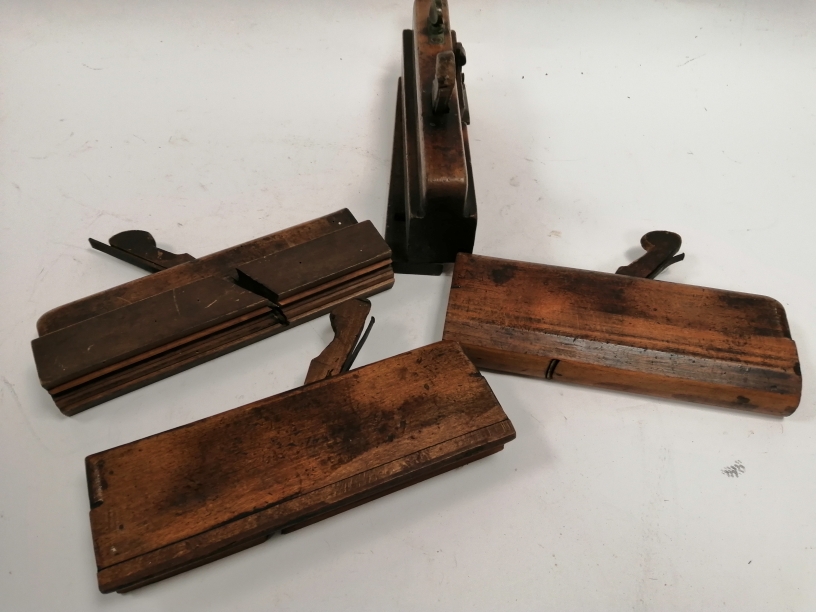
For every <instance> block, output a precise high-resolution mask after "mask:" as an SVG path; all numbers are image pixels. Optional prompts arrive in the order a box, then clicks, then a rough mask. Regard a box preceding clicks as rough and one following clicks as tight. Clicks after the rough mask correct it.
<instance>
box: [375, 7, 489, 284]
mask: <svg viewBox="0 0 816 612" xmlns="http://www.w3.org/2000/svg"><path fill="white" fill-rule="evenodd" d="M413 26H414V27H413V30H404V31H403V33H402V54H403V71H402V78H401V79H399V81H398V85H397V111H396V119H395V123H394V149H393V156H392V160H391V184H390V188H389V193H388V216H387V220H386V230H385V240H386V242H388V244H389V246H390V247H391V250H392V251H393V253H394V255H393V258H394V271H395V272H400V273H409V274H440V273H441V272H442V264H444V263H452V262H453V261H454V259H455V258H456V254H457V253H459V252H466V253H470V252H471V251H472V250H473V241H474V239H475V236H476V196H475V192H474V189H473V169H472V167H471V163H470V146H469V144H468V131H467V125H468V124H469V123H470V111H469V109H468V104H467V95H466V93H465V80H464V79H465V77H464V75H463V74H462V66H464V65H465V61H466V56H465V49H464V47H463V46H462V44H461V43H459V42H457V40H456V32H454V31H453V30H451V28H450V15H449V13H448V3H447V0H416V2H414V17H413Z"/></svg>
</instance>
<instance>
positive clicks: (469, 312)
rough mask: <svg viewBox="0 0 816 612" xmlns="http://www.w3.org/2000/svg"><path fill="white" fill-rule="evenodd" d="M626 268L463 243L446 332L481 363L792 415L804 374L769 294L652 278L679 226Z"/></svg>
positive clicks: (653, 239) (646, 240)
mask: <svg viewBox="0 0 816 612" xmlns="http://www.w3.org/2000/svg"><path fill="white" fill-rule="evenodd" d="M641 244H642V246H643V247H644V248H645V249H646V250H647V253H646V254H645V255H644V256H642V257H641V258H640V259H639V260H637V261H636V262H634V263H632V264H630V265H628V266H623V267H621V268H619V269H618V272H617V274H607V273H603V272H590V271H586V270H575V269H572V268H561V267H556V266H548V265H543V264H533V263H525V262H520V261H510V260H504V259H496V258H493V257H481V256H477V255H467V254H461V255H459V257H458V258H457V260H456V265H455V267H454V273H453V280H452V287H451V292H450V299H449V302H448V309H447V314H446V319H445V331H444V338H445V339H447V340H455V341H457V342H459V343H461V345H462V347H463V349H464V350H465V352H466V353H467V354H468V356H469V357H470V358H471V359H473V361H474V363H476V364H477V365H478V366H479V367H483V368H487V369H492V370H498V371H503V372H512V373H516V374H525V375H529V376H537V377H540V378H546V379H551V380H560V381H563V382H574V383H580V384H585V385H591V386H595V387H602V388H606V389H614V390H620V391H632V392H636V393H643V394H647V395H653V396H658V397H666V398H673V399H679V400H684V401H690V402H699V403H703V404H712V405H715V406H724V407H728V408H739V409H742V410H749V411H753V412H758V413H764V414H771V415H777V416H787V415H790V414H792V413H793V411H794V410H796V408H797V406H798V405H799V400H800V397H801V393H802V376H801V370H800V367H799V357H798V354H797V351H796V344H795V343H794V342H793V340H792V339H791V334H790V329H789V327H788V321H787V318H786V315H785V309H784V308H783V306H782V304H780V303H779V302H777V301H776V300H773V299H771V298H768V297H764V296H760V295H750V294H747V293H737V292H734V291H723V290H720V289H709V288H707V287H695V286H690V285H681V284H675V283H664V282H659V281H655V280H651V279H653V278H654V276H656V275H657V274H658V273H659V272H660V271H661V270H663V269H664V268H665V267H666V266H668V265H670V264H672V263H674V262H676V261H680V260H681V259H682V258H683V256H682V255H677V251H678V250H679V249H680V244H681V241H680V236H678V235H677V234H673V233H671V232H650V233H648V234H646V235H645V236H644V237H643V239H642V241H641Z"/></svg>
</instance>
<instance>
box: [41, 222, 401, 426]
mask: <svg viewBox="0 0 816 612" xmlns="http://www.w3.org/2000/svg"><path fill="white" fill-rule="evenodd" d="M389 255H390V251H389V249H388V246H387V244H386V243H385V241H384V240H383V239H382V237H380V235H379V234H378V233H377V231H376V229H374V227H373V226H372V225H371V223H370V222H364V223H357V222H356V220H355V219H354V217H353V216H352V215H351V213H349V212H348V211H347V210H343V211H340V212H338V213H334V214H333V215H328V216H326V217H323V218H320V219H316V220H314V221H312V222H309V223H307V224H303V225H300V226H296V227H295V228H290V229H288V230H283V231H282V232H278V233H277V234H272V235H270V236H266V237H264V238H260V239H258V240H256V241H253V242H250V243H245V244H242V245H239V246H237V247H233V248H232V249H228V250H227V251H222V252H220V253H216V254H214V255H211V256H209V257H204V258H202V259H199V260H192V261H188V262H187V263H181V264H179V265H176V266H174V267H171V268H169V269H166V270H162V271H160V272H157V273H156V274H154V275H152V276H147V277H144V278H141V279H138V280H136V281H133V282H131V283H127V284H125V285H122V286H120V287H114V288H113V289H110V290H108V291H106V292H102V293H99V294H96V295H95V296H91V297H89V298H85V299H83V300H79V301H77V302H73V303H71V304H67V305H65V306H63V307H61V308H58V309H55V310H52V311H50V312H48V313H46V314H45V315H43V317H42V318H41V319H40V321H39V323H38V328H39V329H40V331H41V335H40V337H39V338H37V339H35V340H34V341H33V342H32V349H33V352H34V357H35V362H36V365H37V371H38V374H39V376H40V382H41V384H42V386H43V387H45V388H46V389H47V390H48V391H49V393H50V394H51V395H52V397H53V398H54V401H55V403H56V404H57V406H58V407H59V408H60V410H61V411H62V412H63V413H64V414H67V415H72V414H76V413H77V412H80V411H82V410H85V409H87V408H90V407H92V406H95V405H97V404H99V403H101V402H104V401H107V400H109V399H112V398H114V397H117V396H119V395H122V394H123V393H127V392H129V391H132V390H134V389H137V388H139V387H142V386H144V385H147V384H150V383H152V382H155V381H157V380H160V379H162V378H165V377H167V376H170V375H172V374H175V373H177V372H180V371H182V370H184V369H187V368H190V367H193V366H195V365H198V364H199V363H202V362H204V361H207V360H209V359H213V358H215V357H218V356H219V355H222V354H224V353H226V352H229V351H232V350H235V349H237V348H240V347H242V346H246V345H247V344H250V343H252V342H255V341H257V340H260V339H263V338H266V337H268V336H270V335H273V334H276V333H279V332H281V331H284V330H285V329H287V328H289V327H291V326H293V325H298V324H301V323H304V322H306V321H309V320H311V319H314V318H315V317H318V316H321V315H323V314H326V313H327V312H329V311H330V310H331V309H332V308H333V307H334V306H336V305H337V304H339V303H341V302H343V301H345V300H348V299H352V298H357V297H367V296H370V295H373V294H374V293H377V292H379V291H383V290H385V289H388V288H389V287H391V286H392V285H393V282H394V276H393V271H392V269H391V265H390V258H389ZM241 270H247V271H250V272H251V274H252V275H254V276H255V277H257V278H254V279H252V278H251V277H249V276H248V275H246V274H245V275H244V280H246V279H247V278H250V280H251V281H252V282H251V283H247V284H245V285H244V286H239V285H237V284H236V282H235V277H236V276H238V277H240V275H241V272H240V271H241ZM265 282H269V283H270V285H269V286H267V285H265V284H264V283H265Z"/></svg>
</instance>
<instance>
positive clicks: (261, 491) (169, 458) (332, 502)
mask: <svg viewBox="0 0 816 612" xmlns="http://www.w3.org/2000/svg"><path fill="white" fill-rule="evenodd" d="M334 312H335V318H334V319H333V325H334V326H335V333H336V337H335V341H334V342H332V344H331V345H329V347H327V349H326V350H325V351H324V352H323V354H322V355H321V356H320V357H318V358H317V359H315V361H313V362H312V366H311V367H310V368H309V375H308V378H307V384H306V385H305V386H303V387H299V388H297V389H294V390H292V391H289V392H286V393H281V394H280V395H275V396H273V397H269V398H266V399H263V400H260V401H257V402H254V403H252V404H248V405H246V406H242V407H240V408H235V409H233V410H230V411H228V412H224V413H222V414H218V415H215V416H212V417H209V418H206V419H203V420H201V421H197V422H195V423H192V424H190V425H185V426H183V427H179V428H177V429H173V430H170V431H167V432H164V433H161V434H158V435H155V436H151V437H149V438H145V439H143V440H139V441H137V442H132V443H130V444H125V445H124V446H119V447H117V448H113V449H110V450H107V451H104V452H101V453H97V454H95V455H91V456H90V457H87V458H86V460H85V467H86V473H87V478H88V493H89V496H90V502H91V511H90V519H91V532H92V536H93V542H94V550H95V553H96V564H97V568H98V574H97V579H98V582H99V589H100V590H101V591H102V592H103V593H108V592H111V591H119V592H125V591H130V590H133V589H136V588H139V587H142V586H145V585H147V584H150V583H152V582H156V581H159V580H163V579H164V578H168V577H170V576H173V575H175V574H178V573H181V572H184V571H186V570H189V569H192V568H194V567H198V566H199V565H203V564H205V563H209V562H210V561H214V560H216V559H219V558H221V557H224V556H227V555H229V554H232V553H234V552H238V551H240V550H244V549H245V548H249V547H250V546H254V545H255V544H260V543H261V542H263V541H264V540H266V539H267V538H268V537H269V536H270V535H272V534H273V533H275V532H278V531H282V532H283V533H288V532H290V531H294V530H296V529H300V528H301V527H305V526H307V525H310V524H312V523H315V522H318V521H321V520H323V519H325V518H329V517H330V516H333V515H335V514H338V513H340V512H343V511H345V510H349V509H351V508H354V507H355V506H358V505H360V504H363V503H365V502H368V501H371V500H373V499H376V498H378V497H382V496H383V495H386V494H388V493H392V492H394V491H397V490H399V489H402V488H404V487H407V486H409V485H412V484H415V483H417V482H420V481H422V480H425V479H427V478H430V477H432V476H436V475H437V474H441V473H443V472H446V471H448V470H451V469H453V468H456V467H459V466H461V465H464V464H466V463H470V462H471V461H475V460H476V459H480V458H482V457H486V456H488V455H491V454H493V453H496V452H498V451H500V450H501V449H502V448H503V447H504V444H505V443H507V442H509V441H511V440H512V439H513V438H515V431H514V429H513V426H512V424H511V423H510V421H509V420H508V418H507V415H506V414H505V413H504V411H503V410H502V408H501V406H500V405H499V403H498V401H497V400H496V397H495V396H494V395H493V392H492V391H491V390H490V387H489V386H488V384H487V382H486V381H485V380H484V378H482V376H481V375H480V374H479V372H478V370H477V369H476V367H475V366H474V365H473V363H472V362H471V361H470V360H469V359H468V358H467V357H466V356H465V354H464V353H463V352H462V349H461V347H460V346H459V345H458V344H456V343H455V342H438V343H436V344H431V345H429V346H425V347H423V348H420V349H416V350H414V351H410V352H408V353H404V354H402V355H398V356H396V357H391V358H389V359H386V360H384V361H380V362H377V363H374V364H371V365H368V366H365V367H362V368H359V369H357V370H353V371H351V372H348V371H346V370H347V369H348V367H350V360H349V357H350V356H351V355H353V354H354V353H356V350H359V343H358V342H357V338H359V336H360V332H361V331H362V326H363V323H364V320H365V313H367V308H366V306H365V304H363V305H360V304H359V303H358V304H353V303H352V304H351V305H349V306H346V305H343V306H341V307H339V310H335V311H334ZM355 345H357V349H354V347H355ZM351 360H353V357H352V358H351ZM343 364H344V365H343ZM344 372H345V373H344Z"/></svg>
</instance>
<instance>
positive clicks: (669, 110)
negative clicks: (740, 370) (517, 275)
mask: <svg viewBox="0 0 816 612" xmlns="http://www.w3.org/2000/svg"><path fill="white" fill-rule="evenodd" d="M451 14H452V21H453V26H454V28H455V29H456V30H457V32H458V34H459V38H460V40H461V41H462V42H463V43H464V45H465V47H466V49H467V53H468V64H467V66H466V68H465V72H466V74H467V86H468V94H469V99H470V106H471V116H472V120H473V122H472V125H471V131H470V134H471V147H472V153H473V166H474V173H475V185H476V193H477V198H478V205H479V230H478V234H477V238H476V252H478V253H483V254H488V255H495V256H500V257H508V258H514V259H522V260H527V261H535V262H547V263H552V264H557V265H563V266H572V267H579V268H586V269H592V270H606V271H614V270H615V269H616V268H617V267H618V266H619V265H621V264H624V263H628V262H629V261H631V260H632V259H634V258H635V257H637V256H638V255H639V254H640V249H639V248H638V241H639V238H640V236H641V235H642V234H644V233H645V232H647V231H649V230H653V229H668V230H672V231H675V232H678V233H679V234H681V235H682V236H683V238H684V250H685V252H686V260H685V261H684V262H683V263H681V264H677V265H675V266H674V267H672V268H671V269H670V270H668V271H667V272H666V273H664V275H663V276H662V278H663V279H664V280H666V281H671V282H680V283H693V284H698V285H706V286H711V287H720V288H725V289H732V290H737V291H746V292H752V293H759V294H765V295H770V296H773V297H775V298H777V299H779V300H780V301H781V302H782V303H783V304H784V305H785V308H786V309H787V312H788V317H789V320H790V324H791V329H792V333H793V337H794V339H795V340H796V341H797V344H798V347H799V351H800V355H801V361H802V373H803V378H804V381H805V386H804V393H803V396H802V403H801V406H800V408H799V410H798V412H796V413H795V414H794V415H793V416H791V417H789V418H786V419H784V420H782V419H778V418H767V417H762V416H753V415H749V414H743V413H739V412H732V411H728V410H719V409H714V408H707V407H703V406H694V405H689V404H683V403H679V402H671V401H660V400H654V399H649V398H644V397H639V396H636V395H628V394H616V393H610V392H603V391H597V390H590V389H584V388H580V387H571V386H566V385H558V384H556V383H551V382H546V381H541V380H530V379H524V378H520V377H514V376H507V375H499V374H490V373H488V374H487V379H488V381H489V382H490V384H491V386H492V387H493V389H494V391H495V392H496V394H497V396H498V397H499V400H500V401H501V403H502V405H503V406H504V409H505V410H506V412H507V414H508V415H509V416H510V418H511V419H512V421H513V423H514V425H515V427H516V429H517V431H518V438H517V440H516V441H514V442H512V443H510V444H509V445H508V446H507V447H506V448H505V450H504V451H502V452H501V453H499V454H498V455H496V456H494V457H491V458H488V459H486V460H484V461H479V462H477V463H474V464H472V465H470V466H468V467H465V468H462V469H459V470H456V471H454V472H451V473H448V474H446V475H443V476H440V477H437V478H435V479H432V480H430V481H427V482H425V483H422V484H419V485H416V486H413V487H410V488H409V489H406V490H403V491H401V492H399V493H396V494H394V495H391V496H388V497H386V498H383V499H381V500H379V501H376V502H373V503H370V504H368V505H366V506H363V507H360V508H357V509H355V510H353V511H351V512H347V513H345V514H343V515H340V516H338V517H336V518H332V519H330V520H327V521H324V522H322V523H320V524H317V525H315V526H312V527H309V528H308V529H304V530H302V531H298V532H296V533H293V534H291V535H286V536H279V537H278V536H276V537H274V538H272V539H271V540H269V541H268V542H267V543H266V544H264V545H262V546H258V547H255V548H253V549H251V550H249V551H246V552H243V553H240V554H237V555H235V556H233V557H230V558H227V559H223V560H221V561H218V562H216V563H213V564H211V565H208V566H206V567H203V568H201V569H196V570H194V571H191V572H188V573H186V574H184V575H181V576H179V577H175V578H172V579H170V580H167V581H165V582H162V583H160V584H158V585H155V586H151V587H148V588H145V589H142V590H140V591H137V592H135V593H132V594H129V595H126V596H121V595H116V594H111V595H101V594H99V592H98V591H97V587H96V576H95V571H96V569H95V564H94V558H93V551H92V546H91V537H90V529H89V523H88V518H87V512H88V499H87V492H86V487H85V478H84V466H83V458H84V457H85V456H86V455H88V454H90V453H93V452H97V451H100V450H104V449H106V448H110V447H112V446H115V445H119V444H123V443H126V442H130V441H132V440H135V439H138V438H141V437H144V436H147V435H150V434H153V433H156V432H159V431H163V430H165V429H168V428H171V427H175V426H178V425H182V424H184V423H189V422H191V421H193V420H196V419H199V418H202V417H205V416H208V415H212V414H215V413H218V412H222V411H224V410H227V409H229V408H233V407H236V406H239V405H241V404H244V403H247V402H250V401H252V400H255V399H259V398H262V397H266V396H269V395H271V394H274V393H278V392H281V391H284V390H287V389H290V388H292V387H294V386H297V385H299V384H301V383H302V380H303V377H304V376H305V372H306V368H307V366H308V363H309V361H310V359H311V358H312V357H314V356H315V355H316V354H317V353H319V352H320V350H322V348H323V347H324V346H325V344H326V343H327V342H328V340H329V339H330V337H331V333H330V328H329V324H328V320H327V318H323V319H321V320H318V321H315V322H313V323H311V324H308V325H304V326H302V327H299V328H296V329H293V330H291V331H288V332H286V333H285V334H282V335H279V336H276V337H274V338H271V339H268V340H265V341H263V342H260V343H258V344H255V345H253V346H251V347H248V348H245V349H242V350H240V351H238V352H236V353H232V354H230V355H228V356H225V357H222V358H220V359H217V360H215V361H212V362H210V363H208V364H206V365H203V366H200V367H197V368H195V369H193V370H191V371H188V372H186V373H183V374H180V375H177V376H174V377H172V378H170V379H168V380H165V381H163V382H160V383H157V384H154V385H151V386H150V387H147V388H144V389H141V390H139V391H137V392H134V393H131V394H129V395H127V396H125V397H122V398H119V399H117V400H114V401H111V402H109V403H107V404H104V405H102V406H99V407H96V408H93V409H91V410H89V411H87V412H84V413H82V414H80V415H78V416H76V417H73V418H66V417H63V416H62V415H61V414H60V413H59V412H58V410H57V409H56V408H55V407H54V405H53V403H52V402H51V401H50V399H49V397H48V394H47V393H46V392H45V391H44V390H43V389H41V388H40V386H39V384H38V381H37V376H36V372H35V369H34V363H33V359H32V357H31V350H30V346H29V342H30V340H31V339H32V338H33V337H34V336H35V333H36V332H35V322H36V319H37V317H39V316H40V315H41V314H42V313H43V312H45V311H46V310H48V309H50V308H53V307H55V306H58V305H60V304H63V303H65V302H67V301H70V300H73V299H77V298H80V297H83V296H86V295H89V294H91V293H94V292H97V291H101V290H104V289H106V288H109V287H112V286H114V285H117V284H120V283H123V282H125V281H128V280H131V279H134V278H137V277H138V276H140V275H141V274H142V272H140V271H139V270H137V269H135V268H132V267H130V266H128V265H127V264H125V263H122V262H119V261H117V260H114V259H112V258H110V257H108V256H106V255H104V254H101V253H98V252H96V251H93V250H92V249H91V248H90V247H89V245H88V242H87V238H88V237H89V236H92V237H95V238H98V239H103V240H104V239H107V238H108V237H109V236H111V235H112V234H115V233H117V232H119V231H122V230H126V229H136V228H139V229H144V230H148V231H150V232H152V233H153V234H154V235H155V236H156V237H157V240H158V241H159V245H160V246H162V247H164V248H167V249H170V250H173V251H175V252H189V253H191V254H192V255H194V256H201V255H204V254H207V253H210V252H213V251H216V250H220V249H222V248H225V247H228V246H231V245H233V244H236V243H238V242H242V241H245V240H249V239H252V238H254V237H257V236H260V235H263V234H267V233H270V232H272V231H275V230H278V229H282V228H284V227H288V226H290V225H293V224H295V223H300V222H303V221H306V220H309V219H312V218H314V217H316V216H319V215H323V214H326V213H329V212H332V211H334V210H337V209H340V208H343V207H348V208H350V209H351V211H352V212H353V213H354V214H355V215H356V216H357V218H358V219H360V220H363V219H369V218H370V219H372V220H373V222H374V223H375V225H376V226H377V227H378V228H379V229H380V230H383V229H384V220H385V204H386V196H387V190H388V177H389V167H390V155H391V142H392V129H393V119H394V118H393V113H394V101H395V92H396V82H397V76H398V75H399V73H400V70H401V34H400V32H401V30H402V29H403V28H407V27H410V24H411V3H410V2H409V1H407V0H406V1H404V2H399V3H372V2H366V3H364V2H357V3H354V4H353V5H352V4H351V3H347V6H341V5H340V3H334V2H329V1H325V2H291V1H290V2H282V1H281V2H268V1H261V0H257V1H250V0H232V1H227V0H222V1H216V0H208V1H204V2H202V1H199V0H195V1H194V0H179V1H177V2H167V1H165V0H161V1H160V0H155V1H142V2H137V1H132V0H130V1H116V2H114V1H109V2H102V1H99V2H91V1H80V0H75V1H71V2H69V1H63V2H56V1H55V2H47V1H45V0H3V1H2V2H0V206H1V207H2V217H0V257H1V258H2V259H1V262H2V266H1V267H0V288H1V289H0V312H1V313H2V319H0V375H2V380H0V393H1V395H0V609H2V610H3V611H18V610H60V611H90V610H101V609H105V610H117V611H118V610H168V611H169V610H270V609H276V610H355V611H358V610H491V611H493V610H547V609H549V610H692V609H696V610H713V609H718V610H719V609H724V610H739V611H745V610H774V611H776V610H816V581H814V575H816V522H815V521H814V508H816V450H814V449H815V448H816V415H815V414H814V395H813V392H812V389H813V387H812V384H811V381H813V380H814V379H815V378H816V367H815V366H814V364H815V363H816V361H814V358H813V356H814V352H816V333H814V326H813V321H814V318H816V284H814V279H815V278H816V277H815V276H814V271H815V270H816V241H815V240H814V236H813V232H814V221H816V216H815V215H814V209H813V206H814V200H815V199H816V176H815V175H814V168H816V37H814V32H816V3H814V2H811V1H796V0H783V1H777V2H773V1H766V2H760V1H754V0H750V1H733V2H730V1H726V2H707V1H702V0H698V1H693V0H692V1H687V2H679V1H676V0H665V1H662V2H648V1H645V0H644V1H630V2H590V1H584V2H580V1H579V2H576V1H571V0H563V1H560V2H533V1H531V2H528V3H521V2H508V1H503V2H466V1H465V0H458V1H454V2H453V3H452V7H451ZM449 285H450V276H449V275H445V276H442V277H439V278H428V277H412V276H399V277H398V280H397V284H396V286H395V287H394V289H392V290H391V291H389V292H387V293H385V294H382V295H380V296H377V297H375V298H374V299H373V304H374V308H373V313H374V315H375V316H376V318H377V324H376V325H375V327H374V330H373V333H372V337H371V338H370V340H369V343H368V344H367V345H366V347H365V349H364V350H363V351H362V353H361V355H360V359H359V361H358V365H363V364H364V363H368V362H372V361H376V360H380V359H384V358H386V357H389V356H391V355H393V354H396V353H399V352H402V351H406V350H409V349H412V348H415V347H419V346H421V345H424V344H427V343H430V342H432V341H435V340H438V339H439V338H440V337H441V330H442V324H443V320H444V309H445V304H446V300H447V297H446V296H447V292H448V287H449ZM736 461H741V462H742V464H743V465H744V466H745V471H744V473H742V474H740V476H739V477H738V478H733V477H728V476H727V475H726V474H725V473H723V471H722V470H723V469H724V468H726V467H727V466H729V465H733V464H734V463H735V462H736Z"/></svg>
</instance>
